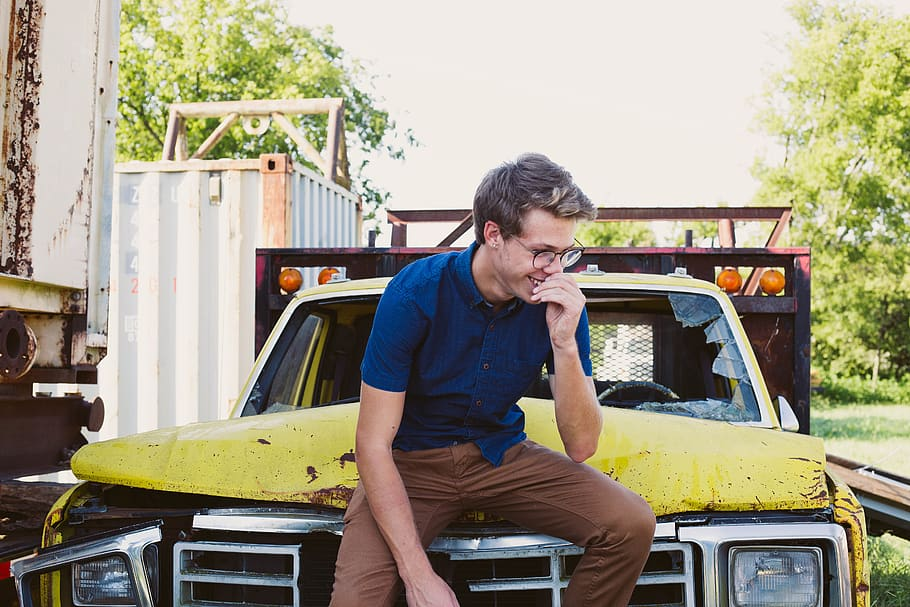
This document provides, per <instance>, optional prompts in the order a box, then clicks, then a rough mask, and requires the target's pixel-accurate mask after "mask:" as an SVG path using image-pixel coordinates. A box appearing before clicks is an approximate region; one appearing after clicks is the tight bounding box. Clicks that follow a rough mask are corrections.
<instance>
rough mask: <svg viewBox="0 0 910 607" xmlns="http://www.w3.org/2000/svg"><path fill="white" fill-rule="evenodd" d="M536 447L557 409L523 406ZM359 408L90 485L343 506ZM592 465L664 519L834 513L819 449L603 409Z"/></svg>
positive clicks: (149, 460)
mask: <svg viewBox="0 0 910 607" xmlns="http://www.w3.org/2000/svg"><path fill="white" fill-rule="evenodd" d="M522 406H523V408H524V410H525V412H526V415H527V432H528V435H529V437H530V438H532V439H534V440H536V441H538V442H540V443H543V444H546V445H549V446H551V447H553V448H557V449H558V448H560V445H561V443H560V441H559V437H558V435H557V432H556V423H555V419H554V414H553V404H552V401H545V400H537V399H526V400H524V401H522ZM356 420H357V405H356V404H352V405H337V406H332V407H323V408H318V409H311V410H302V411H294V412H288V413H276V414H271V415H260V416H255V417H245V418H239V419H232V420H227V421H218V422H206V423H197V424H191V425H189V426H183V427H180V428H172V429H165V430H157V431H153V432H146V433H144V434H137V435H134V436H130V437H126V438H119V439H114V440H110V441H105V442H101V443H95V444H91V445H87V446H85V447H83V448H82V449H80V450H79V451H78V452H77V453H76V455H75V456H74V457H73V460H72V468H73V472H74V473H75V474H76V476H77V477H79V478H81V479H83V480H90V481H98V482H102V483H115V484H119V485H127V486H132V487H140V488H147V489H157V490H163V491H175V492H182V493H196V494H203V495H214V496H225V497H236V498H244V499H254V500H271V501H281V502H301V503H312V504H318V505H325V506H336V507H344V506H345V505H346V504H347V500H348V498H349V497H350V495H351V492H352V491H353V488H354V486H355V485H356V484H357V466H356V463H355V456H354V451H353V449H354V427H355V424H356ZM588 463H589V464H590V465H592V466H594V467H596V468H599V469H601V470H603V471H604V472H605V473H607V474H609V475H610V476H612V477H613V478H615V479H617V480H619V481H620V482H622V483H623V484H625V485H626V486H627V487H629V488H631V489H632V490H634V491H636V492H638V493H640V494H641V495H643V496H644V497H645V498H646V499H647V500H648V501H649V502H650V503H651V506H652V508H654V511H655V513H656V514H658V515H664V514H672V513H681V512H701V511H740V512H743V511H750V510H763V511H768V510H790V509H813V508H822V507H825V506H828V505H829V496H828V490H827V485H826V481H825V470H824V466H825V455H824V448H823V445H822V441H821V440H819V439H815V438H811V437H807V436H803V435H796V434H788V433H784V432H781V431H778V430H771V429H765V428H756V427H747V426H736V425H732V424H728V423H724V422H716V421H703V420H698V419H691V418H687V417H680V416H674V415H666V414H659V413H644V412H639V411H626V410H621V409H604V430H603V434H602V435H601V440H600V447H599V449H598V451H597V453H596V454H595V455H594V456H593V457H592V458H591V459H590V460H588Z"/></svg>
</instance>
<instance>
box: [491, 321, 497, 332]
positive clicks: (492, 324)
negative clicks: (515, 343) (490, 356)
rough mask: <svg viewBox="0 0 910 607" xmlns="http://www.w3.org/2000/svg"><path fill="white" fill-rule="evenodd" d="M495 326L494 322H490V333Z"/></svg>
mask: <svg viewBox="0 0 910 607" xmlns="http://www.w3.org/2000/svg"><path fill="white" fill-rule="evenodd" d="M495 326H496V323H495V322H491V323H490V331H492V330H493V328H494V327H495Z"/></svg>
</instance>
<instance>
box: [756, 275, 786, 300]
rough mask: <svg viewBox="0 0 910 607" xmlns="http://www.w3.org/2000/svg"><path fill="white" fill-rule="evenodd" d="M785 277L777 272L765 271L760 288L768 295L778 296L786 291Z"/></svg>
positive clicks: (759, 284)
mask: <svg viewBox="0 0 910 607" xmlns="http://www.w3.org/2000/svg"><path fill="white" fill-rule="evenodd" d="M785 284H786V281H785V280H784V275H783V274H781V273H780V272H778V271H777V270H765V272H764V274H762V275H761V279H760V280H759V281H758V286H760V287H761V290H762V291H764V292H765V293H767V294H768V295H777V294H778V293H780V292H781V291H783V290H784V285H785Z"/></svg>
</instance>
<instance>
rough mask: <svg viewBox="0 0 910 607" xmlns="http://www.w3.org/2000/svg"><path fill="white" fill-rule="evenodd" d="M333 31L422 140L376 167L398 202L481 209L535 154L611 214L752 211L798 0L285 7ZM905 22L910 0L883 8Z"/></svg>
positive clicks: (886, 0)
mask: <svg viewBox="0 0 910 607" xmlns="http://www.w3.org/2000/svg"><path fill="white" fill-rule="evenodd" d="M286 2H287V5H288V8H289V12H290V15H291V18H292V20H293V21H294V22H295V23H299V24H302V25H305V26H308V27H317V26H322V25H332V26H333V27H334V38H335V41H336V42H337V43H338V44H339V45H341V46H342V48H344V49H345V50H346V52H347V53H348V54H350V55H352V56H354V57H356V58H358V59H360V60H361V61H362V62H363V63H364V64H365V65H366V66H367V69H368V70H369V72H370V73H372V74H375V75H376V76H378V78H377V80H376V90H377V92H378V94H379V96H380V97H382V98H384V105H385V107H386V108H387V109H388V110H389V111H390V112H391V114H392V116H393V117H394V118H396V119H397V120H398V121H399V123H400V124H401V125H402V126H407V127H410V128H411V129H413V131H414V133H415V134H416V136H417V138H418V139H419V140H420V141H421V142H422V144H423V145H422V147H420V148H417V149H410V150H409V151H408V152H407V160H406V161H404V162H396V161H384V162H377V163H376V164H375V165H374V168H373V170H372V171H371V175H372V177H373V179H374V181H376V183H377V184H378V185H379V186H380V187H382V188H383V189H386V190H388V191H390V192H391V194H392V199H391V200H390V202H389V205H388V208H390V209H396V208H468V207H470V205H471V201H472V198H473V193H474V189H475V187H476V186H477V183H478V181H479V180H480V178H481V177H482V176H483V174H484V173H485V172H486V171H487V170H488V169H489V168H491V167H493V166H495V165H497V164H498V163H500V162H501V161H503V160H506V159H510V158H513V157H515V156H516V155H517V154H519V153H521V152H524V151H538V152H543V153H545V154H547V155H548V156H550V157H551V158H552V159H553V160H555V161H556V162H558V163H560V164H562V165H564V166H565V167H566V168H568V169H569V170H570V171H571V172H572V174H573V175H574V176H575V179H576V181H577V182H578V184H579V185H580V186H581V187H582V189H583V190H585V192H587V194H588V195H589V196H590V197H591V199H592V200H593V201H594V202H595V204H597V205H598V206H603V205H671V204H687V205H714V204H717V203H720V202H725V203H729V204H732V205H740V204H748V203H750V202H751V201H752V195H753V194H754V192H755V190H756V185H757V184H756V182H755V181H754V180H753V179H752V177H751V175H750V167H751V166H752V163H753V161H754V160H755V158H756V156H758V155H768V154H773V153H774V146H773V143H772V142H770V141H768V140H767V139H764V138H762V137H761V136H760V135H758V134H757V133H756V132H755V129H754V117H755V113H756V112H755V107H756V105H755V104H756V102H757V98H758V96H759V95H760V93H761V90H762V86H763V84H764V82H765V81H766V75H767V73H768V72H769V70H771V69H773V68H774V67H775V66H779V65H782V64H783V62H784V55H783V54H782V51H781V49H782V48H783V43H782V40H783V38H784V35H785V34H786V33H787V32H789V31H792V30H793V29H794V25H793V24H792V21H791V19H790V17H789V15H788V14H787V13H786V10H785V6H786V5H787V2H785V1H784V0H688V1H686V2H679V1H678V0H656V1H641V2H629V1H628V0H622V1H616V0H599V1H592V0H558V1H554V0H550V1H547V2H543V1H540V0H483V1H480V0H460V1H459V2H448V3H440V2H433V1H427V0H386V1H383V2H377V1H375V0H345V1H343V2H342V1H338V2H333V1H322V2H314V1H311V0H286ZM879 4H880V5H882V6H886V7H890V8H891V9H892V10H894V12H895V13H898V14H903V13H906V12H910V0H879Z"/></svg>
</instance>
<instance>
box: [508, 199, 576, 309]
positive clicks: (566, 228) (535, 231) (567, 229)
mask: <svg viewBox="0 0 910 607" xmlns="http://www.w3.org/2000/svg"><path fill="white" fill-rule="evenodd" d="M522 223H523V232H522V234H520V235H519V236H514V237H512V238H509V239H508V240H505V241H503V243H502V244H501V245H500V249H501V251H500V254H499V255H496V256H494V258H495V262H494V264H495V268H496V271H497V281H498V283H499V285H500V287H501V288H502V289H503V290H504V291H505V293H506V294H507V295H508V296H509V297H517V298H519V299H521V300H523V301H525V302H527V303H536V302H532V301H531V293H532V291H533V289H534V287H535V286H537V285H538V284H540V283H541V282H543V281H544V280H546V279H547V277H548V276H550V275H551V274H557V273H559V272H562V266H561V265H560V262H559V256H558V255H557V257H556V258H555V259H554V260H553V262H552V263H550V264H549V265H544V263H542V260H543V258H544V257H545V256H544V255H539V256H538V261H537V264H536V265H537V266H539V267H534V265H535V264H534V255H535V253H537V252H540V251H550V252H554V253H560V252H562V251H565V250H566V249H568V248H570V247H572V246H573V245H574V244H575V220H574V219H572V218H565V217H554V216H553V215H551V214H550V213H548V212H547V211H544V210H541V209H531V210H530V211H528V212H527V214H526V215H525V216H524V220H523V222H522Z"/></svg>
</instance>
